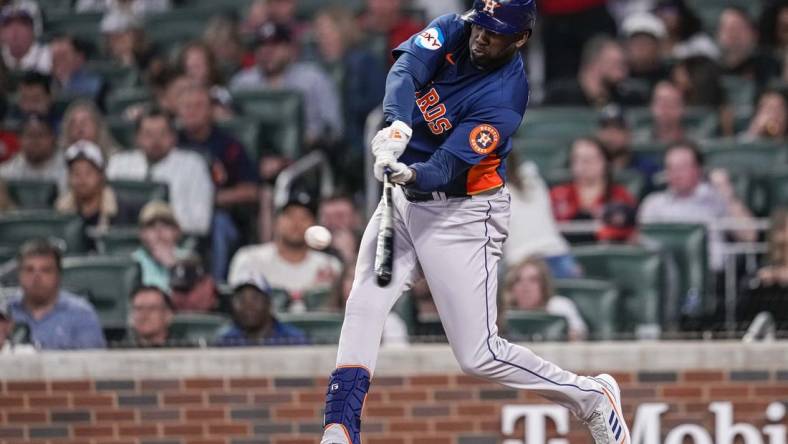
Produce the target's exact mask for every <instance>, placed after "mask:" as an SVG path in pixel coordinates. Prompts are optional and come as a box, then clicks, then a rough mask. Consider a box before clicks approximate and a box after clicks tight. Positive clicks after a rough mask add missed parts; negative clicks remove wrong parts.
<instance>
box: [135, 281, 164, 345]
mask: <svg viewBox="0 0 788 444" xmlns="http://www.w3.org/2000/svg"><path fill="white" fill-rule="evenodd" d="M130 309H131V316H130V324H131V325H130V327H131V328H130V330H131V331H130V333H131V338H130V339H131V343H132V344H133V345H134V346H136V347H166V346H167V345H171V344H168V341H169V340H170V324H172V317H173V312H174V311H175V307H174V306H173V305H172V300H171V299H170V297H169V295H167V293H166V292H165V291H164V290H162V289H161V288H159V287H148V286H143V287H139V288H137V289H136V290H134V292H133V293H132V294H131V307H130Z"/></svg>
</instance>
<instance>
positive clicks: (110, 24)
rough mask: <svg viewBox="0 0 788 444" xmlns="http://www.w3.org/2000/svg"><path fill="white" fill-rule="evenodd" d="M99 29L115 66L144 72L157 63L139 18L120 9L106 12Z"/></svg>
mask: <svg viewBox="0 0 788 444" xmlns="http://www.w3.org/2000/svg"><path fill="white" fill-rule="evenodd" d="M99 28H100V30H101V34H102V35H103V36H104V40H105V48H106V51H107V56H109V58H110V59H112V60H114V61H115V62H116V63H117V64H119V65H121V66H128V67H134V68H138V69H140V70H141V71H146V70H148V69H149V68H151V65H152V64H153V63H154V62H158V59H157V58H156V51H155V48H153V46H152V45H151V44H150V42H149V41H148V39H147V37H146V36H145V30H144V29H143V27H142V22H141V20H140V18H139V17H138V16H136V15H134V14H133V13H131V12H128V11H125V10H121V9H111V10H108V11H107V12H106V13H105V14H104V18H102V19H101V24H100V27H99ZM152 71H154V72H155V71H158V70H157V69H153V70H152Z"/></svg>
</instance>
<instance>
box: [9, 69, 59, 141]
mask: <svg viewBox="0 0 788 444" xmlns="http://www.w3.org/2000/svg"><path fill="white" fill-rule="evenodd" d="M50 83H51V82H50V78H49V76H48V75H44V74H41V73H38V72H33V71H28V72H26V73H24V75H23V76H22V79H21V80H20V81H19V86H18V88H17V90H18V92H19V96H18V98H17V103H16V108H15V109H12V116H11V117H12V119H20V120H24V119H26V118H27V117H28V116H31V115H36V116H38V117H40V118H43V119H46V120H47V122H49V124H50V125H51V126H52V128H54V129H55V130H57V129H58V128H60V119H61V118H62V117H63V116H61V115H60V114H59V113H58V111H57V110H56V109H55V107H54V99H53V97H52V90H51V89H50Z"/></svg>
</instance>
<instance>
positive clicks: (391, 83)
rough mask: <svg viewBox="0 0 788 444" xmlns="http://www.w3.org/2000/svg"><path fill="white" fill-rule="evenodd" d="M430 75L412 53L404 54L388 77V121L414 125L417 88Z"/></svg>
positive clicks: (386, 101) (385, 104) (385, 106)
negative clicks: (413, 114) (413, 117)
mask: <svg viewBox="0 0 788 444" xmlns="http://www.w3.org/2000/svg"><path fill="white" fill-rule="evenodd" d="M428 76H429V72H428V71H427V69H426V67H425V66H424V64H423V63H422V62H421V61H420V60H419V59H417V58H415V57H413V56H412V55H410V54H402V55H401V56H400V57H399V58H398V59H397V61H396V62H395V63H394V66H392V67H391V70H390V71H389V74H388V77H386V95H385V97H384V98H383V113H384V115H385V118H386V121H387V122H389V123H391V122H394V121H395V120H400V121H402V122H405V123H406V124H408V126H412V122H411V120H412V113H413V108H414V106H415V104H416V90H417V89H418V88H419V87H420V86H421V85H423V84H424V83H425V82H426V81H427V79H428Z"/></svg>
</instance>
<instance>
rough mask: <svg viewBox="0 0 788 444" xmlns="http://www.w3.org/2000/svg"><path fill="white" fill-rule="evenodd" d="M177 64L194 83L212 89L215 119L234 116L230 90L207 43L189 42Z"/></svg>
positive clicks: (182, 50) (220, 119) (225, 118)
mask: <svg viewBox="0 0 788 444" xmlns="http://www.w3.org/2000/svg"><path fill="white" fill-rule="evenodd" d="M176 66H177V70H178V71H180V72H182V73H183V74H184V76H186V78H188V79H189V80H190V81H191V83H192V84H195V85H198V86H201V87H203V88H207V89H208V90H209V91H210V94H211V103H212V110H213V116H214V119H216V120H217V121H222V120H227V119H229V118H230V117H232V116H233V113H234V112H233V108H232V107H233V103H232V97H231V96H230V91H228V90H227V88H226V87H225V86H224V79H223V76H222V73H221V71H220V70H219V65H217V64H216V57H214V55H213V52H211V48H210V47H209V46H208V44H207V43H203V42H200V41H195V42H191V43H188V44H187V45H186V46H184V47H183V49H181V51H180V53H179V54H178V60H177V63H176Z"/></svg>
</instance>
